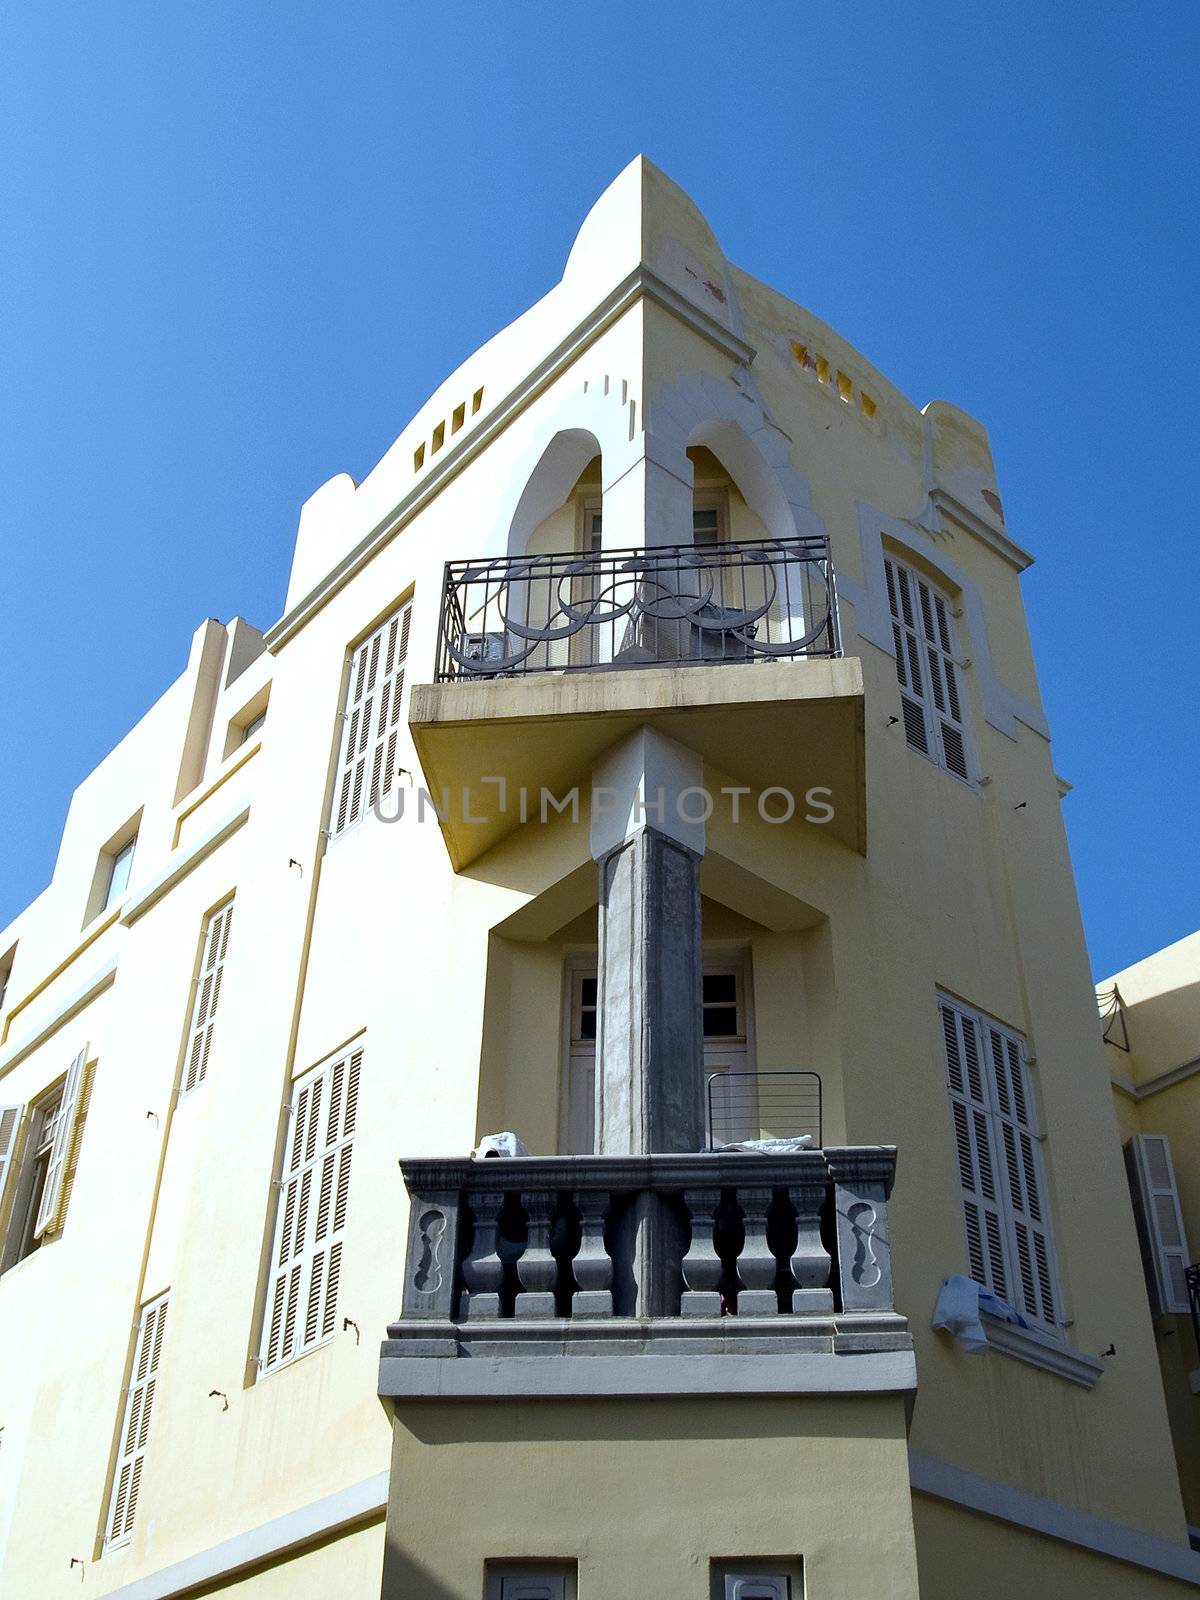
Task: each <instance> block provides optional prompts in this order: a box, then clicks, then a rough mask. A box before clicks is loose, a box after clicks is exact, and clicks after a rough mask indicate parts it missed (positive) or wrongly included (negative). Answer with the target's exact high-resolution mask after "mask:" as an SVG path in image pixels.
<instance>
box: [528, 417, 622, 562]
mask: <svg viewBox="0 0 1200 1600" xmlns="http://www.w3.org/2000/svg"><path fill="white" fill-rule="evenodd" d="M596 456H600V457H601V461H602V462H603V452H602V449H601V444H600V440H599V439H598V438H597V437H596V435H595V434H594V433H591V432H589V431H588V430H587V429H585V428H564V429H563V430H562V431H561V432H559V433H556V434H555V435H554V437H553V438H552V439H551V440H550V443H549V444H548V445H547V446H546V448H545V449H544V450H543V451H542V454H541V458H540V459H539V461H538V463H537V465H536V466H535V467H534V469H533V471H532V472H531V473H530V475H529V477H528V479H527V481H526V483H525V487H524V489H523V490H522V491H521V495H520V498H519V499H518V501H517V503H516V506H515V507H514V509H513V513H512V520H511V521H510V523H509V525H508V537H507V540H506V550H507V553H508V554H509V555H510V556H519V555H524V554H525V551H526V550H527V549H528V547H529V540H530V537H531V536H532V534H533V532H534V530H535V529H536V528H537V527H539V526H540V524H541V523H543V522H544V521H545V520H546V518H547V517H548V516H550V515H551V514H552V513H553V512H555V511H557V510H558V508H559V507H560V506H561V505H562V504H563V502H564V501H565V500H566V498H567V496H568V495H569V494H570V493H571V490H572V489H573V488H574V487H575V484H576V482H577V481H578V479H579V477H580V474H581V473H582V472H583V470H584V468H585V467H586V466H587V464H588V463H589V461H591V460H593V458H594V457H596Z"/></svg>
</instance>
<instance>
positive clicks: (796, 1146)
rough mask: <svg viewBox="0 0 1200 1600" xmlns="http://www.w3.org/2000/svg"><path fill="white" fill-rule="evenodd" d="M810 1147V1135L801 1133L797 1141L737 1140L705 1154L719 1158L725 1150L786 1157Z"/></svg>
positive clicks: (811, 1139) (720, 1145) (811, 1143)
mask: <svg viewBox="0 0 1200 1600" xmlns="http://www.w3.org/2000/svg"><path fill="white" fill-rule="evenodd" d="M812 1147H813V1137H812V1134H811V1133H802V1134H801V1135H800V1137H799V1138H798V1139H739V1140H738V1141H737V1143H736V1144H719V1145H717V1147H716V1149H714V1150H708V1151H706V1152H705V1154H707V1155H712V1156H719V1155H721V1154H722V1153H723V1152H724V1151H726V1150H745V1151H748V1152H749V1153H750V1154H751V1155H758V1156H786V1155H791V1154H793V1152H795V1151H796V1150H811V1149H812Z"/></svg>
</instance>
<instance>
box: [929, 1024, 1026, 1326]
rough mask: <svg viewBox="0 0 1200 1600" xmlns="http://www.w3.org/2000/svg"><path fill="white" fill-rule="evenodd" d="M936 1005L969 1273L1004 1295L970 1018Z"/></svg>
mask: <svg viewBox="0 0 1200 1600" xmlns="http://www.w3.org/2000/svg"><path fill="white" fill-rule="evenodd" d="M939 1009H940V1011H941V1017H942V1035H943V1038H944V1040H945V1046H946V1071H947V1078H948V1083H949V1088H950V1111H951V1116H952V1117H953V1120H954V1143H955V1149H956V1152H957V1156H958V1176H959V1181H960V1183H961V1185H962V1197H963V1216H964V1220H965V1222H966V1229H967V1255H968V1257H969V1259H970V1264H971V1276H972V1277H973V1278H974V1279H975V1281H976V1283H981V1284H983V1285H984V1286H985V1287H986V1288H988V1289H991V1290H992V1291H993V1292H994V1293H995V1294H998V1295H999V1296H1000V1298H1001V1299H1002V1300H1007V1299H1008V1298H1009V1293H1008V1273H1007V1270H1006V1265H1005V1255H1006V1251H1005V1244H1004V1236H1005V1225H1004V1212H1003V1209H1002V1204H1001V1195H1000V1190H999V1187H998V1182H997V1161H996V1149H995V1141H994V1133H993V1127H992V1116H991V1104H990V1100H989V1097H988V1094H987V1088H986V1084H985V1079H984V1068H983V1063H982V1062H981V1060H980V1056H979V1040H978V1035H977V1034H976V1031H975V1020H974V1018H973V1017H972V1016H970V1015H969V1014H968V1013H966V1012H963V1011H960V1010H959V1009H958V1008H957V1007H956V1006H950V1005H947V1004H945V1003H943V1004H942V1005H941V1006H940V1007H939Z"/></svg>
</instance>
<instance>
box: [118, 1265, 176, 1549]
mask: <svg viewBox="0 0 1200 1600" xmlns="http://www.w3.org/2000/svg"><path fill="white" fill-rule="evenodd" d="M166 1326H167V1297H166V1295H165V1294H164V1295H160V1296H159V1298H158V1299H157V1300H151V1301H149V1302H148V1303H147V1304H146V1305H144V1306H143V1307H142V1314H141V1316H140V1317H139V1319H138V1330H137V1336H136V1338H135V1340H134V1346H133V1370H132V1371H131V1372H130V1374H129V1387H128V1388H127V1389H126V1391H125V1409H124V1412H123V1413H122V1416H121V1437H120V1441H119V1445H118V1450H119V1453H118V1456H117V1464H116V1469H115V1471H114V1472H113V1484H112V1496H111V1499H110V1501H109V1507H108V1516H107V1518H106V1519H105V1525H104V1547H105V1549H106V1550H111V1549H113V1548H114V1547H115V1546H117V1545H122V1544H126V1543H127V1542H128V1540H129V1536H130V1534H131V1533H132V1532H133V1520H134V1517H135V1516H136V1515H137V1504H138V1494H139V1492H140V1490H141V1487H142V1471H143V1467H144V1465H145V1460H146V1441H147V1439H148V1438H149V1436H150V1414H151V1412H152V1410H153V1409H154V1391H155V1388H156V1387H157V1385H158V1372H159V1365H160V1362H161V1360H162V1346H163V1334H164V1332H165V1331H166Z"/></svg>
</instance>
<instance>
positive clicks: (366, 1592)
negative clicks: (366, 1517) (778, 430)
mask: <svg viewBox="0 0 1200 1600" xmlns="http://www.w3.org/2000/svg"><path fill="white" fill-rule="evenodd" d="M384 1533H385V1528H384V1522H383V1519H382V1517H381V1518H379V1519H378V1520H377V1521H375V1522H373V1523H371V1524H370V1525H369V1526H367V1527H365V1528H356V1529H354V1530H353V1531H352V1532H350V1533H344V1534H342V1535H340V1537H338V1538H335V1539H329V1540H326V1541H325V1542H323V1543H321V1544H318V1545H309V1546H307V1547H306V1548H305V1549H303V1550H301V1551H298V1552H296V1553H295V1554H293V1555H292V1556H291V1557H290V1558H288V1559H285V1560H280V1561H277V1562H275V1563H274V1564H272V1565H271V1566H268V1567H264V1568H261V1569H259V1570H258V1571H254V1572H251V1573H250V1574H249V1575H248V1576H246V1577H243V1578H234V1579H232V1580H231V1581H230V1582H229V1583H227V1584H225V1585H224V1587H223V1588H222V1589H221V1591H220V1592H221V1593H222V1594H228V1595H232V1596H234V1600H295V1595H296V1594H297V1592H298V1590H297V1586H298V1585H300V1586H302V1587H301V1589H300V1591H299V1592H302V1593H304V1594H317V1595H325V1596H328V1597H329V1600H335V1597H338V1600H340V1597H341V1596H342V1595H346V1596H351V1595H363V1596H370V1597H371V1600H375V1596H376V1594H377V1593H378V1591H379V1573H380V1570H381V1569H382V1566H383V1546H384Z"/></svg>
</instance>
